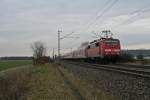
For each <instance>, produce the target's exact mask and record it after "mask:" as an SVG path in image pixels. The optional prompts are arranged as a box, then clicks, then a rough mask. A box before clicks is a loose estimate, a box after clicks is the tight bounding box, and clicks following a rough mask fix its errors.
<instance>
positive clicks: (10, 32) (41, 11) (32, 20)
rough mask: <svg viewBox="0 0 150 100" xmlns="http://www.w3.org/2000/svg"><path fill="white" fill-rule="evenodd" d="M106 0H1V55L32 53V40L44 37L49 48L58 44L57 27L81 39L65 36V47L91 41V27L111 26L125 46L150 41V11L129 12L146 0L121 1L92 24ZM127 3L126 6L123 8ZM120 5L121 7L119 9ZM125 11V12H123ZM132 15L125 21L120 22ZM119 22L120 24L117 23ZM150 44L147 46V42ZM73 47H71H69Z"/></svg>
mask: <svg viewBox="0 0 150 100" xmlns="http://www.w3.org/2000/svg"><path fill="white" fill-rule="evenodd" d="M105 2H106V1H104V0H94V1H91V0H74V1H70V0H13V1H11V0H1V1H0V45H1V47H0V51H1V52H0V56H4V55H8V56H9V55H31V54H32V52H31V51H30V44H31V43H32V42H34V41H38V40H41V41H43V42H45V43H46V44H47V47H48V50H49V51H51V50H52V49H53V48H57V30H58V29H59V28H62V29H63V32H62V33H61V36H64V35H65V34H68V33H71V32H75V34H73V36H75V37H80V38H79V39H77V40H76V39H69V38H68V39H64V40H62V41H61V46H62V49H66V48H77V47H78V46H79V45H80V44H81V43H82V42H84V41H91V40H93V39H94V38H92V33H91V32H92V31H95V32H100V31H102V30H103V29H111V30H112V32H114V36H115V37H117V38H119V39H120V40H121V42H122V43H123V44H122V45H123V47H125V48H126V47H128V46H129V47H134V45H138V44H140V43H141V44H140V45H139V46H136V47H139V48H140V46H142V45H144V44H147V45H149V44H148V43H149V42H150V40H149V38H148V37H149V36H150V34H149V32H150V30H149V29H150V23H149V22H150V18H149V14H150V13H149V12H148V11H146V12H143V13H142V14H140V16H137V17H136V18H135V19H134V16H135V15H134V16H133V15H130V14H129V12H132V11H135V10H136V9H137V8H138V9H139V7H140V6H143V5H145V4H144V3H145V2H146V3H147V2H148V1H146V0H144V1H143V3H140V2H141V1H138V2H137V3H136V4H135V5H134V6H133V3H134V2H135V1H132V2H131V1H129V0H127V1H126V2H124V1H119V2H118V3H117V5H115V6H114V7H113V8H112V9H111V10H110V11H109V12H108V13H106V14H105V15H104V16H103V17H102V18H100V19H98V20H96V22H95V23H94V24H92V25H91V27H90V28H87V26H88V23H89V22H92V21H93V19H94V18H95V17H96V15H95V13H96V11H98V10H100V12H99V14H100V13H101V11H102V8H103V7H104V4H105ZM124 7H125V8H124ZM118 8H119V9H118ZM124 12H125V13H124ZM131 17H133V20H132V21H128V22H127V23H124V24H122V25H119V24H120V23H122V22H124V21H126V20H128V19H129V18H131ZM118 25H119V26H118ZM147 47H148V46H147ZM69 50H70V49H69Z"/></svg>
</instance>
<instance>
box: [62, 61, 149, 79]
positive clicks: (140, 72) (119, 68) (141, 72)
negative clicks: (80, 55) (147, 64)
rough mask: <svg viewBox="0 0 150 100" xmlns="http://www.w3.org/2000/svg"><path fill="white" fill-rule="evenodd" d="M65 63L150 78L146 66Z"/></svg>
mask: <svg viewBox="0 0 150 100" xmlns="http://www.w3.org/2000/svg"><path fill="white" fill-rule="evenodd" d="M64 63H68V64H72V65H78V66H80V67H86V68H92V69H97V70H106V71H113V72H118V73H122V74H127V75H132V76H137V77H143V78H150V70H147V68H144V67H140V68H139V66H138V67H135V65H134V66H129V65H128V67H127V65H121V64H119V65H101V64H92V63H85V62H73V61H67V62H66V61H65V62H64Z"/></svg>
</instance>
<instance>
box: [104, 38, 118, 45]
mask: <svg viewBox="0 0 150 100" xmlns="http://www.w3.org/2000/svg"><path fill="white" fill-rule="evenodd" d="M105 43H106V44H107V45H119V44H120V42H119V40H118V39H109V40H106V41H105Z"/></svg>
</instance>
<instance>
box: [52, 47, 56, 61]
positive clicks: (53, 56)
mask: <svg viewBox="0 0 150 100" xmlns="http://www.w3.org/2000/svg"><path fill="white" fill-rule="evenodd" d="M52 55H53V60H54V59H55V49H54V48H53V54H52Z"/></svg>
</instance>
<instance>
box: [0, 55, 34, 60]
mask: <svg viewBox="0 0 150 100" xmlns="http://www.w3.org/2000/svg"><path fill="white" fill-rule="evenodd" d="M0 60H32V57H26V56H22V57H17V56H16V57H0Z"/></svg>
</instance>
